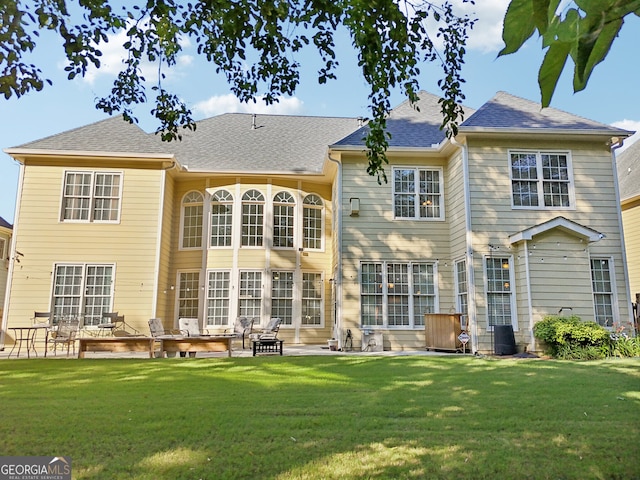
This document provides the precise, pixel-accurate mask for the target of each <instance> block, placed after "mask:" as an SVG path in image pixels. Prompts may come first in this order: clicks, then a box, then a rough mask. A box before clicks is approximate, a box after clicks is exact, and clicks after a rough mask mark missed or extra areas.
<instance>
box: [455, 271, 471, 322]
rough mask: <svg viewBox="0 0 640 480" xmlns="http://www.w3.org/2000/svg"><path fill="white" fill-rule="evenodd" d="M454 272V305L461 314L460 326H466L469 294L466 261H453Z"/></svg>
mask: <svg viewBox="0 0 640 480" xmlns="http://www.w3.org/2000/svg"><path fill="white" fill-rule="evenodd" d="M454 270H455V271H454V273H455V276H456V307H457V309H458V312H460V313H461V314H462V317H461V324H462V328H466V327H467V317H468V314H469V296H468V282H467V262H466V260H458V261H457V262H455V266H454Z"/></svg>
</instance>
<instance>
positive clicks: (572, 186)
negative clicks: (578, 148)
mask: <svg viewBox="0 0 640 480" xmlns="http://www.w3.org/2000/svg"><path fill="white" fill-rule="evenodd" d="M514 153H516V154H517V153H535V154H536V168H537V171H538V180H537V182H536V183H537V186H538V206H531V207H530V206H527V205H514V203H513V182H514V178H513V176H512V169H511V155H512V154H514ZM542 154H559V155H566V156H567V173H568V176H569V206H568V207H546V206H545V205H544V190H543V184H544V179H543V177H542V159H541V157H540V156H541V155H542ZM507 157H508V158H507V161H508V167H509V199H510V202H511V208H512V209H514V210H545V211H547V210H564V211H567V210H569V211H571V210H575V209H576V194H575V183H574V180H573V160H572V157H571V151H570V150H553V149H549V150H533V149H526V148H517V149H510V150H508V151H507ZM515 181H517V180H515Z"/></svg>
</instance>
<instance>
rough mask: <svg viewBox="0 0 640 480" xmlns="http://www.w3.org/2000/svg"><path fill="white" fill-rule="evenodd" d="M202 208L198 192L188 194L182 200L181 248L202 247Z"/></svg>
mask: <svg viewBox="0 0 640 480" xmlns="http://www.w3.org/2000/svg"><path fill="white" fill-rule="evenodd" d="M202 208H203V198H202V194H201V193H200V192H189V193H187V194H186V195H185V196H184V198H183V199H182V248H201V247H202Z"/></svg>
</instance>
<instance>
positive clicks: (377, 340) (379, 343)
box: [362, 330, 384, 352]
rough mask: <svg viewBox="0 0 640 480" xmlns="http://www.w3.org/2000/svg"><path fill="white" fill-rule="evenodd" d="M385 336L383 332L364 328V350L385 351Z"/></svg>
mask: <svg viewBox="0 0 640 480" xmlns="http://www.w3.org/2000/svg"><path fill="white" fill-rule="evenodd" d="M383 342H384V336H383V335H382V332H376V331H374V330H362V351H363V352H383V351H384V343H383Z"/></svg>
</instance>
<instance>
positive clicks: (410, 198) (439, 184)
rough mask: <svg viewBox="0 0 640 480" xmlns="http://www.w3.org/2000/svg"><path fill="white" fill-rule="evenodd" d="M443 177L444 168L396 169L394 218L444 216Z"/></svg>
mask: <svg viewBox="0 0 640 480" xmlns="http://www.w3.org/2000/svg"><path fill="white" fill-rule="evenodd" d="M442 177H443V175H442V169H441V168H404V167H403V168H394V169H393V216H394V218H406V219H411V220H427V219H435V220H442V219H444V197H443V192H444V186H443V178H442Z"/></svg>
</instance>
